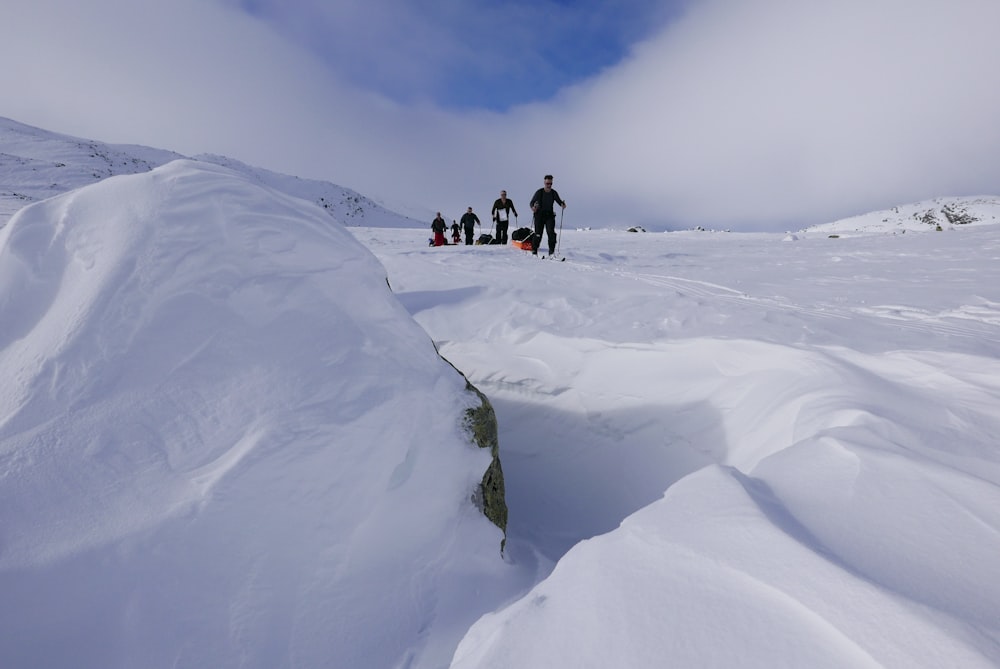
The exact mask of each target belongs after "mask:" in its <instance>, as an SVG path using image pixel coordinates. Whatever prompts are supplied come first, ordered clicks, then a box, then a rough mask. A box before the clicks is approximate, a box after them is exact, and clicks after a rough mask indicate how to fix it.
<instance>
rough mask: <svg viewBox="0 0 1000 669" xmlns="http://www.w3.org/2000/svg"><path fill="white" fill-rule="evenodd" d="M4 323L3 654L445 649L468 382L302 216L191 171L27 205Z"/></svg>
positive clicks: (188, 660) (358, 260)
mask: <svg viewBox="0 0 1000 669" xmlns="http://www.w3.org/2000/svg"><path fill="white" fill-rule="evenodd" d="M0 324H2V326H0V378H3V379H4V384H3V386H2V388H0V592H2V593H3V594H2V606H0V655H2V659H3V662H2V664H3V665H4V666H11V667H14V666H21V667H26V666H49V667H57V666H74V667H139V666H141V667H175V666H202V667H209V666H211V667H228V666H244V667H250V666H259V667H281V666H293V665H294V666H333V665H332V664H331V662H332V663H333V664H335V665H337V666H350V667H386V666H391V665H393V664H396V663H399V662H403V661H404V660H405V661H407V662H411V663H413V665H414V666H417V665H419V663H420V661H421V657H422V659H423V661H425V662H427V663H428V666H434V665H435V664H438V665H439V664H441V663H442V662H446V661H447V657H448V655H450V651H451V647H449V646H448V644H447V643H446V644H445V645H444V648H443V649H441V648H437V647H429V646H428V645H427V644H428V643H432V642H429V641H428V639H435V638H437V637H443V638H445V639H449V638H450V639H457V638H458V636H460V635H461V634H462V632H463V631H464V626H463V625H459V626H458V627H457V628H455V629H449V628H448V626H449V625H453V624H454V623H453V620H452V618H453V609H455V608H456V607H458V608H459V609H460V610H461V611H462V612H463V615H464V614H466V613H467V611H468V610H469V607H470V606H475V605H476V604H475V603H473V604H471V605H470V603H469V602H468V601H467V600H466V599H465V598H467V597H468V596H467V595H465V594H463V593H466V592H468V591H470V590H472V589H473V587H475V586H478V585H482V581H483V579H484V577H485V576H486V575H495V574H496V571H497V569H498V566H497V565H498V564H502V563H501V562H500V556H499V545H500V539H501V533H500V531H499V530H498V529H497V528H496V527H494V526H493V525H491V524H490V523H489V522H488V521H487V520H486V519H485V518H484V517H483V516H482V515H481V513H480V512H479V510H477V509H476V508H475V507H474V506H473V504H472V503H471V501H470V500H471V497H472V495H473V493H474V492H475V490H476V487H477V485H478V483H479V480H480V478H481V477H482V474H483V472H484V471H485V469H486V468H487V466H488V464H489V462H490V454H489V453H488V452H485V451H482V450H480V449H477V448H476V447H475V446H473V445H471V444H470V442H469V438H468V435H467V434H466V433H465V431H464V428H463V425H462V421H461V416H462V413H463V411H464V409H465V408H467V407H470V406H474V405H476V404H477V399H476V398H475V396H474V395H472V394H471V393H469V392H468V391H467V390H466V388H465V380H464V379H463V378H462V377H461V376H460V375H459V374H457V373H455V371H454V370H453V369H452V368H451V367H450V366H449V365H448V364H447V363H445V362H444V361H442V360H441V359H440V358H439V357H438V355H437V353H436V351H435V349H434V347H433V345H432V343H431V342H430V340H429V339H428V337H427V336H426V334H425V333H424V332H423V331H422V330H421V329H420V328H419V327H418V326H417V325H416V324H415V323H414V322H413V320H412V319H411V318H410V317H409V315H408V314H407V313H406V312H405V310H404V309H403V308H402V307H401V306H400V305H399V303H398V302H397V301H396V299H395V298H394V297H392V295H391V294H390V291H389V288H388V286H387V285H386V279H385V271H384V270H383V268H382V267H381V265H380V264H379V262H378V261H377V260H376V259H375V258H374V257H373V256H372V255H371V254H370V253H368V252H367V251H366V250H365V249H364V248H363V247H361V246H360V245H359V244H358V243H357V242H356V241H355V240H354V239H353V238H352V237H351V236H350V235H349V234H348V233H347V232H345V231H344V230H343V229H342V228H341V227H340V226H337V225H333V224H331V222H330V220H329V218H328V217H327V216H326V215H325V214H324V213H323V212H322V211H321V210H320V209H318V208H316V207H314V206H312V205H309V204H307V203H305V202H302V201H300V200H296V199H294V198H290V197H287V196H284V195H281V194H279V193H277V192H275V191H272V190H270V189H267V188H264V187H261V186H259V185H255V184H253V183H251V182H250V181H248V180H247V179H246V178H245V177H242V176H239V175H237V174H236V173H234V172H231V171H229V170H227V169H223V168H221V167H216V166H210V165H207V164H205V163H195V162H192V161H177V162H173V163H170V164H168V165H166V166H164V167H162V168H158V169H156V170H154V171H152V172H149V173H146V174H141V175H136V176H122V177H115V178H110V179H107V180H105V181H102V182H99V183H97V184H94V185H92V186H88V187H86V188H84V189H81V190H78V191H73V192H70V193H67V194H65V195H62V196H59V197H56V198H54V199H51V200H47V201H44V202H41V203H38V204H36V205H32V206H30V207H28V208H26V209H24V210H22V211H21V212H19V213H18V214H17V215H16V216H15V217H14V218H13V219H12V220H11V222H10V223H9V225H7V226H6V227H5V228H4V229H3V230H2V231H0ZM483 589H484V590H486V591H488V587H485V586H484V588H483ZM486 601H487V602H488V601H489V600H488V599H487V600H486ZM457 602H460V604H457ZM478 605H479V606H487V604H478ZM482 610H487V609H486V608H484V609H482ZM435 635H437V637H435ZM433 643H436V642H433ZM453 643H454V641H453V640H452V644H453ZM435 653H438V654H442V655H443V657H438V656H436V655H435ZM422 654H423V655H422Z"/></svg>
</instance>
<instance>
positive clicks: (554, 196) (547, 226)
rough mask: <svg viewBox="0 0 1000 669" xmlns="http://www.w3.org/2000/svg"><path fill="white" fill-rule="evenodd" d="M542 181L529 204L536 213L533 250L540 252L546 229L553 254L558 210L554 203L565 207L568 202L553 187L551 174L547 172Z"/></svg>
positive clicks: (535, 252)
mask: <svg viewBox="0 0 1000 669" xmlns="http://www.w3.org/2000/svg"><path fill="white" fill-rule="evenodd" d="M542 183H543V184H544V185H543V186H542V187H541V188H539V189H538V190H536V191H535V194H534V195H532V196H531V203H530V204H529V205H528V206H529V207H531V211H533V212H534V214H535V236H534V237H533V238H532V242H531V252H532V253H534V254H536V255H537V254H538V245H539V244H540V243H541V241H542V230H545V232H546V233H547V235H548V238H549V255H552V254H553V253H555V252H556V212H555V209H554V205H556V204H558V205H559V206H560V207H562V208H563V209H565V208H566V202H565V201H564V200H563V199H562V198H561V197H559V193H557V192H556V191H555V189H554V188H552V175H551V174H546V175H545V178H544V179H542Z"/></svg>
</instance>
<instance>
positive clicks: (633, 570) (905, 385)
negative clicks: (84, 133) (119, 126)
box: [0, 130, 1000, 669]
mask: <svg viewBox="0 0 1000 669" xmlns="http://www.w3.org/2000/svg"><path fill="white" fill-rule="evenodd" d="M18 132H20V130H19V131H18ZM39 132H41V131H39ZM34 136H35V135H32V134H30V133H29V134H28V135H23V134H18V135H17V137H19V138H21V139H18V140H17V141H19V142H20V141H22V140H23V141H25V142H28V143H29V144H30V143H31V142H32V141H34V140H31V139H30V138H31V137H34ZM24 137H28V138H29V139H23V138H24ZM50 139H51V138H48V137H47V136H41V135H39V136H38V141H41V142H42V143H43V144H44V145H45V147H46V148H45V149H44V151H43V152H42V154H41V156H42V157H40V158H36V159H31V160H38V161H41V162H31V160H28V159H26V158H23V160H28V163H24V164H22V162H21V161H22V158H18V159H17V160H8V158H9V157H10V155H13V154H9V153H5V156H0V158H3V160H0V168H2V169H0V176H4V177H5V178H7V177H8V176H9V175H14V177H15V181H12V183H14V182H16V179H17V178H22V177H23V179H24V181H25V183H27V182H30V183H31V184H33V185H32V188H34V190H32V191H31V193H32V195H31V196H30V199H39V198H41V197H42V192H43V190H44V184H45V183H55V181H56V177H57V176H58V175H60V174H62V173H63V170H65V169H66V166H63V167H60V166H59V164H60V161H59V160H57V159H56V158H55V154H54V153H52V152H53V151H55V150H56V148H58V150H59V151H62V150H64V149H65V148H66V143H65V141H59V142H56V143H54V144H50V143H48V142H49V140H50ZM36 148H37V147H36ZM74 151H75V149H74ZM25 153H27V152H25ZM105 154H107V152H103V153H102V154H101V155H105ZM73 155H75V156H77V157H79V156H78V153H74V154H73ZM116 155H117V154H116ZM123 155H126V156H128V155H134V154H132V153H129V152H125V154H123ZM143 155H148V156H150V161H151V163H150V165H148V166H146V167H151V166H152V164H153V162H155V160H154V158H156V160H159V159H160V158H163V156H162V155H160V154H156V155H155V156H154V155H153V154H143ZM46 156H47V157H46ZM156 156H159V157H158V158H157V157H156ZM217 162H226V161H224V160H223V159H219V160H218V161H217ZM129 165H132V166H133V167H135V169H134V170H133V171H137V172H142V171H143V170H144V169H145V168H142V169H140V166H134V165H133V164H132V163H129ZM19 166H20V167H19ZM234 167H235V168H236V169H235V171H231V170H229V169H226V168H224V167H220V166H218V165H213V164H209V163H208V162H205V161H200V162H193V161H188V160H181V161H178V162H172V163H169V164H167V165H165V166H162V167H158V168H157V169H155V170H153V171H152V172H148V173H143V174H136V175H133V176H118V177H114V178H110V179H106V180H103V181H99V182H98V183H94V184H93V185H89V186H86V187H85V188H81V189H80V190H75V191H72V192H69V193H66V194H64V195H59V196H57V197H54V198H53V199H49V200H43V201H39V202H37V203H36V204H33V205H32V206H30V207H28V208H25V209H21V210H20V211H19V213H17V214H16V215H15V216H14V218H12V219H11V220H10V222H9V223H8V224H7V225H6V227H4V228H3V229H0V379H3V383H2V384H0V667H3V668H4V669H6V667H15V668H21V667H32V668H33V667H46V668H50V667H53V668H62V667H72V668H73V669H78V668H87V669H89V668H94V669H97V668H101V669H109V668H121V669H132V668H135V667H142V668H143V669H146V668H149V669H159V668H164V669H165V668H168V667H169V668H174V667H199V668H200V667H223V668H227V667H261V668H267V669H274V668H282V667H288V668H291V667H296V668H302V667H305V668H313V667H323V668H326V667H337V668H340V667H345V668H349V669H384V668H392V669H395V668H400V669H402V668H406V669H438V668H440V667H448V666H454V667H459V668H462V669H466V668H468V667H475V668H477V669H479V668H501V667H503V668H509V667H516V668H518V669H521V668H526V667H531V668H534V667H546V668H549V667H556V668H561V667H566V668H573V669H578V668H581V667H584V668H586V667H595V668H596V667H601V668H607V667H629V668H630V669H631V668H640V669H642V668H646V667H650V668H651V667H657V668H660V667H720V668H722V667H725V668H727V669H728V668H731V667H753V668H757V667H759V668H762V669H763V668H768V669H770V668H774V667H788V668H796V669H797V668H800V667H852V668H853V667H893V668H895V667H905V668H907V669H909V668H911V667H927V668H934V669H939V668H941V667H962V668H963V669H964V668H966V667H973V668H976V667H997V666H1000V559H998V556H1000V446H998V440H997V435H998V434H1000V226H997V225H993V224H992V223H994V222H995V221H996V216H997V215H998V213H997V212H998V211H1000V204H998V200H997V198H995V197H989V196H983V197H980V198H975V199H974V200H969V201H966V202H964V203H963V202H961V201H958V200H954V199H949V200H948V201H947V202H944V201H942V202H937V201H935V202H929V203H918V204H917V205H911V206H910V207H908V208H907V207H900V208H899V211H895V212H893V213H892V214H891V215H890V214H889V213H887V212H876V213H873V214H871V215H868V216H865V217H858V219H857V220H849V221H840V222H836V223H834V224H831V225H830V226H824V227H823V228H822V229H814V230H805V231H800V232H797V233H795V234H777V233H775V234H765V233H755V234H749V233H743V234H727V233H709V232H676V233H668V234H662V233H627V232H620V231H611V230H576V229H573V227H572V221H573V215H574V210H573V209H572V208H569V209H567V210H566V215H565V223H566V227H565V229H564V230H563V232H562V235H561V239H560V246H559V249H558V252H557V255H558V256H559V257H565V258H566V260H565V262H558V261H557V260H556V261H554V260H551V259H546V260H542V259H540V258H535V257H532V256H531V255H530V254H528V253H526V252H523V251H520V250H516V249H514V248H512V247H509V246H506V247H505V246H447V247H443V248H431V247H428V246H427V239H428V237H429V236H430V230H429V221H428V222H427V225H426V226H425V227H419V228H418V227H413V228H397V229H394V228H390V227H370V228H369V227H366V228H350V229H349V230H348V229H345V228H344V227H342V226H341V225H340V224H339V223H337V222H336V221H334V220H333V219H334V218H335V216H331V213H330V210H329V209H326V208H324V207H323V205H322V203H318V202H317V199H318V198H317V197H315V196H316V194H317V193H319V192H326V191H325V190H324V189H325V188H326V186H322V189H321V190H315V189H314V188H313V186H312V185H310V186H309V188H308V189H307V190H308V191H309V192H308V193H304V192H297V191H296V189H298V188H299V187H300V186H302V184H300V183H298V182H296V181H295V180H290V178H286V179H277V178H275V175H273V174H269V173H265V172H263V171H257V170H255V169H252V168H247V167H246V166H238V165H236V166H234ZM21 168H23V169H25V170H31V171H32V174H27V173H25V174H21V172H19V170H20V169H21ZM73 169H74V170H75V171H74V172H73V174H75V175H76V177H74V178H82V177H83V176H86V175H85V172H84V171H81V170H82V168H79V167H74V168H73ZM129 169H132V167H129ZM60 183H62V182H60ZM66 183H68V182H66ZM319 187H320V186H317V188H319ZM560 188H561V190H560V193H561V194H562V195H563V196H564V197H566V198H567V199H569V200H572V185H571V184H565V185H562V186H561V187H560ZM16 191H17V189H11V192H16ZM293 191H294V192H293ZM510 195H511V197H512V199H513V200H514V201H515V203H516V204H517V205H522V204H523V202H524V198H526V197H528V196H529V195H530V193H524V194H520V195H519V194H516V193H511V194H510ZM293 196H295V197H293ZM12 197H14V196H12ZM298 197H302V198H304V199H297V198H298ZM306 200H309V201H306ZM4 201H5V202H7V203H8V204H11V206H13V204H12V203H13V202H14V200H13V199H11V198H7V199H6V200H4ZM945 204H947V205H948V206H949V207H950V211H952V212H958V211H959V209H961V208H963V207H964V208H965V210H966V211H973V210H974V211H975V212H976V216H977V219H978V220H977V222H975V223H972V224H953V223H952V222H950V221H947V220H941V221H940V222H941V223H942V231H941V232H936V231H935V225H930V224H928V223H927V222H926V221H923V220H918V219H921V218H922V217H924V216H925V214H926V213H927V211H928V210H930V209H931V208H934V207H937V206H939V205H940V206H942V207H943V206H944V205H945ZM486 205H488V203H483V205H481V206H480V207H479V208H480V209H482V208H483V207H484V206H486ZM895 214H899V216H898V217H896V218H894V217H893V216H894V215H895ZM914 214H916V217H914ZM372 218H373V219H374V218H378V219H379V221H381V222H382V223H385V222H386V221H387V220H388V218H385V217H384V216H382V215H381V214H380V215H379V216H378V217H376V216H374V215H373V216H372ZM526 218H527V217H526ZM399 220H403V219H401V218H400V219H399ZM524 222H526V221H522V223H524ZM487 225H488V222H487ZM513 227H515V226H514V225H512V228H513ZM904 230H905V231H906V232H905V234H904V233H903V231H904ZM885 233H890V234H885ZM830 234H839V238H836V239H831V238H830V237H829V235H830ZM365 247H367V249H366V248H365ZM369 251H370V252H369ZM386 278H388V282H389V284H391V291H390V287H389V286H387V284H386ZM435 346H436V347H437V348H438V349H439V350H440V352H441V354H442V355H443V356H444V357H445V358H447V359H448V360H449V361H450V362H451V363H453V364H454V365H455V366H456V367H457V368H458V369H459V370H461V371H462V372H463V373H464V374H465V375H466V376H467V377H468V379H469V380H470V381H471V382H472V383H474V384H475V385H476V386H477V387H478V388H479V389H481V390H482V391H483V392H484V393H486V395H487V396H488V397H489V398H490V401H491V402H492V403H493V406H494V408H495V409H496V411H497V416H498V420H499V425H500V449H501V457H502V460H503V466H504V472H505V475H506V484H507V501H508V505H509V508H510V520H509V525H508V540H507V549H506V551H505V554H504V555H503V556H501V554H500V551H499V544H500V539H501V533H500V531H499V530H498V529H497V528H496V527H494V526H493V525H491V524H490V523H489V522H488V521H487V520H486V519H485V518H484V517H483V516H482V515H481V514H480V512H479V511H478V509H476V508H475V506H474V504H473V503H472V502H471V497H472V495H473V493H474V491H475V488H476V486H477V484H478V482H479V480H480V478H481V476H482V473H483V471H484V470H485V468H486V466H487V464H488V462H489V454H488V453H486V452H483V451H480V450H479V449H477V448H475V447H474V446H472V445H470V444H469V443H468V438H467V435H466V434H465V432H464V430H463V427H462V424H461V420H460V416H461V414H462V411H463V410H464V409H465V408H467V407H470V406H473V405H474V403H475V402H476V399H475V397H474V396H472V395H470V394H469V393H468V392H466V390H465V381H464V379H462V377H461V376H460V375H459V374H457V373H456V372H455V371H454V370H453V369H452V368H451V367H450V366H449V365H448V364H446V363H445V362H443V361H442V360H441V359H440V358H439V357H438V355H437V353H436V352H435V350H434V348H435Z"/></svg>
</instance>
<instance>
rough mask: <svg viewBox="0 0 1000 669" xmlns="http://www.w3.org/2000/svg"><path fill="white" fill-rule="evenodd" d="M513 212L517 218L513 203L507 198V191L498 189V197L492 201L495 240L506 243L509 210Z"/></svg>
mask: <svg viewBox="0 0 1000 669" xmlns="http://www.w3.org/2000/svg"><path fill="white" fill-rule="evenodd" d="M512 211H513V212H514V218H517V209H516V208H515V207H514V203H513V202H511V201H510V200H508V199H507V191H505V190H502V191H500V197H499V198H497V201H496V202H494V203H493V220H494V221H496V224H497V242H498V243H500V244H506V243H507V226H508V225H510V212H512Z"/></svg>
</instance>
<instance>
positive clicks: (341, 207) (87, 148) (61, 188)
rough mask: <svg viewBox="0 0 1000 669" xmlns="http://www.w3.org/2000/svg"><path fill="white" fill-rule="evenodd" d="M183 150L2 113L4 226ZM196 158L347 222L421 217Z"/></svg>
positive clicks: (0, 211) (387, 222)
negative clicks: (55, 128) (20, 214)
mask: <svg viewBox="0 0 1000 669" xmlns="http://www.w3.org/2000/svg"><path fill="white" fill-rule="evenodd" d="M184 157H185V156H182V155H180V154H178V153H174V152H172V151H165V150H161V149H154V148H149V147H144V146H134V145H126V144H105V143H102V142H95V141H91V140H85V139H79V138H75V137H70V136H67V135H60V134H57V133H52V132H49V131H47V130H42V129H40V128H33V127H31V126H27V125H24V124H22V123H18V122H16V121H12V120H10V119H5V118H2V117H0V228H2V227H3V225H4V224H5V223H6V222H7V220H8V219H10V217H11V216H13V215H14V213H15V212H16V211H17V210H18V209H20V208H21V207H23V206H24V205H26V204H30V203H31V202H37V201H39V200H43V199H45V198H47V197H52V196H53V195H58V194H59V193H63V192H65V191H68V190H72V189H74V188H79V187H80V186H86V185H89V184H92V183H94V182H95V181H99V180H101V179H105V178H107V177H109V176H114V175H118V174H138V173H142V172H148V171H149V170H151V169H153V168H154V167H157V166H160V165H164V164H166V163H168V162H170V161H171V160H177V159H178V158H184ZM193 160H198V161H202V162H206V163H211V164H216V165H222V166H224V167H228V168H230V169H232V170H234V171H236V172H240V173H242V174H245V175H246V176H248V177H250V178H252V179H253V180H255V181H257V182H258V183H260V184H262V185H265V186H268V187H270V188H273V189H275V190H277V191H279V192H282V193H285V194H286V195H292V196H293V197H298V198H301V199H303V200H307V201H309V202H312V203H314V204H316V205H317V206H319V207H321V208H322V209H323V210H324V211H326V212H327V214H329V215H330V216H331V217H332V218H333V219H334V220H336V221H338V222H340V223H342V224H344V225H365V226H368V227H410V226H413V225H421V226H422V225H423V223H422V222H420V221H415V220H414V219H411V218H408V217H406V216H402V215H400V214H397V213H394V212H391V211H389V210H388V209H386V208H384V207H382V206H381V205H379V204H378V203H376V202H374V201H373V200H371V199H369V198H367V197H365V196H363V195H360V194H359V193H356V192H355V191H352V190H350V189H348V188H343V187H341V186H337V185H335V184H332V183H329V182H326V181H317V180H310V179H300V178H299V177H293V176H288V175H285V174H280V173H277V172H272V171H269V170H265V169H261V168H257V167H252V166H250V165H246V164H244V163H241V162H239V161H237V160H233V159H231V158H226V157H224V156H216V155H208V154H204V155H199V156H195V157H194V158H193Z"/></svg>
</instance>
